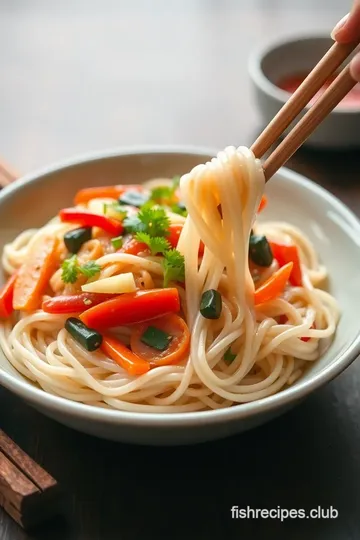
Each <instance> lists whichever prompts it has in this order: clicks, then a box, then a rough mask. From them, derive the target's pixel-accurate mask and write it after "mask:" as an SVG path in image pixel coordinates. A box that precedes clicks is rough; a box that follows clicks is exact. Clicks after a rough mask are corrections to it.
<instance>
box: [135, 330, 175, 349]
mask: <svg viewBox="0 0 360 540" xmlns="http://www.w3.org/2000/svg"><path fill="white" fill-rule="evenodd" d="M172 339H173V338H172V336H170V335H169V334H167V333H166V332H164V331H163V330H160V329H159V328H155V327H154V326H148V328H147V329H146V330H145V332H144V333H143V335H142V336H141V338H140V340H141V341H142V342H143V343H145V345H148V346H149V347H153V348H154V349H158V350H159V351H165V350H166V349H167V348H168V347H169V345H170V342H171V340H172Z"/></svg>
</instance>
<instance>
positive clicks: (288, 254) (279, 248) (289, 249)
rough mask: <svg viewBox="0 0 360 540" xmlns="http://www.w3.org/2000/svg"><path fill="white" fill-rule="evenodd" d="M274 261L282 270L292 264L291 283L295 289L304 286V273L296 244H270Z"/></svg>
mask: <svg viewBox="0 0 360 540" xmlns="http://www.w3.org/2000/svg"><path fill="white" fill-rule="evenodd" d="M269 244H270V247H271V251H272V253H273V256H274V259H276V260H277V262H278V263H279V266H280V268H281V267H282V266H285V264H287V263H289V262H292V263H293V269H292V271H291V275H290V279H289V281H290V283H291V285H294V286H295V287H301V286H302V272H301V265H300V258H299V251H298V248H297V247H296V246H295V245H294V244H278V243H277V242H269Z"/></svg>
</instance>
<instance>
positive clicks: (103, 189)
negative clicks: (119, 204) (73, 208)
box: [74, 184, 143, 205]
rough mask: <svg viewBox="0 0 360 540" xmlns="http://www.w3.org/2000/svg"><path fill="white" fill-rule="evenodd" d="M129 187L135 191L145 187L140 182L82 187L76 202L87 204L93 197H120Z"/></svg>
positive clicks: (76, 196)
mask: <svg viewBox="0 0 360 540" xmlns="http://www.w3.org/2000/svg"><path fill="white" fill-rule="evenodd" d="M129 189H131V190H133V191H142V189H143V188H142V186H139V185H138V184H135V185H131V184H129V185H128V186H123V185H117V186H99V187H93V188H86V189H81V190H80V191H78V192H77V194H76V195H75V199H74V203H75V204H76V205H78V204H86V203H88V202H89V201H91V199H103V198H104V199H107V198H109V199H118V198H119V197H120V196H121V195H122V194H123V193H125V191H128V190H129Z"/></svg>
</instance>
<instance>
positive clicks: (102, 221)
mask: <svg viewBox="0 0 360 540" xmlns="http://www.w3.org/2000/svg"><path fill="white" fill-rule="evenodd" d="M59 216H60V219H61V221H63V222H66V223H78V224H79V225H82V226H84V227H99V228H100V229H103V230H104V231H106V232H108V233H109V234H113V235H114V236H119V235H120V234H121V233H122V232H123V230H124V227H123V225H122V223H121V222H120V221H118V220H117V219H114V218H110V217H106V216H102V215H100V214H93V213H92V212H87V211H86V210H80V209H78V208H64V209H63V210H61V211H60V213H59Z"/></svg>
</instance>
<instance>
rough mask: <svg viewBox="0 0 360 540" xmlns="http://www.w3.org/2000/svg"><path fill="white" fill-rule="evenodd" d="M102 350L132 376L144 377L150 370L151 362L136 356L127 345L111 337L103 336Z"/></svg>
mask: <svg viewBox="0 0 360 540" xmlns="http://www.w3.org/2000/svg"><path fill="white" fill-rule="evenodd" d="M101 350H102V351H103V353H105V354H106V355H107V356H109V357H110V358H111V359H112V360H114V362H116V363H117V364H119V366H121V367H122V368H123V369H125V370H126V371H127V372H128V373H129V374H130V375H143V374H144V373H147V372H148V371H149V369H150V364H149V362H146V360H144V359H143V358H139V357H138V356H136V355H135V354H134V353H133V352H131V351H130V349H128V348H127V347H126V345H124V344H123V343H121V341H119V340H117V339H115V338H113V337H111V336H103V340H102V344H101Z"/></svg>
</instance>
